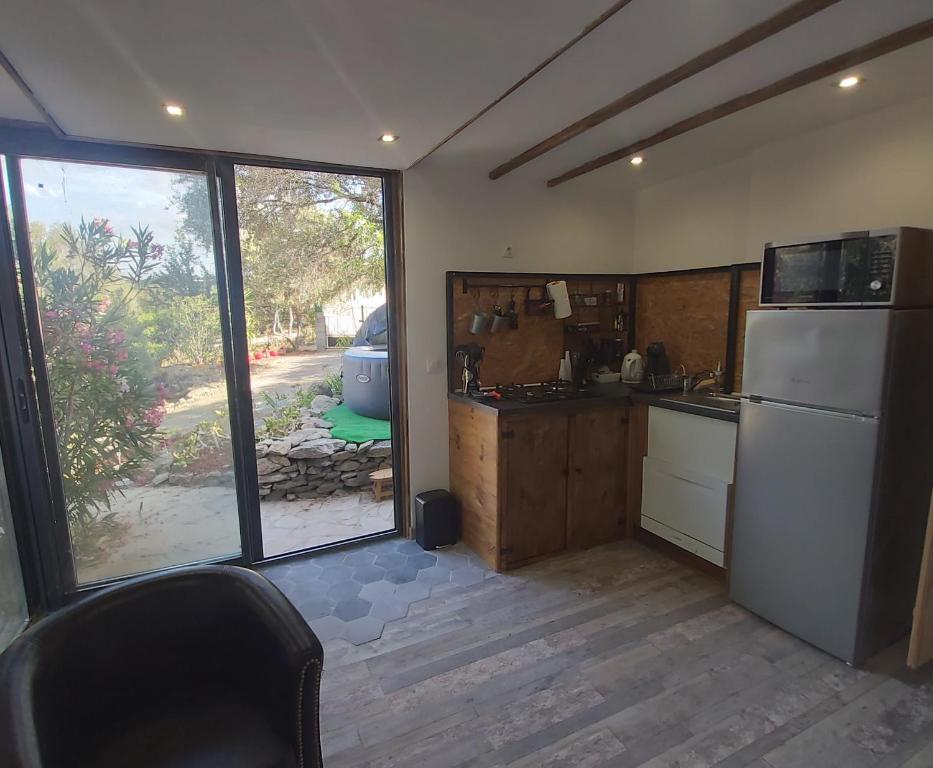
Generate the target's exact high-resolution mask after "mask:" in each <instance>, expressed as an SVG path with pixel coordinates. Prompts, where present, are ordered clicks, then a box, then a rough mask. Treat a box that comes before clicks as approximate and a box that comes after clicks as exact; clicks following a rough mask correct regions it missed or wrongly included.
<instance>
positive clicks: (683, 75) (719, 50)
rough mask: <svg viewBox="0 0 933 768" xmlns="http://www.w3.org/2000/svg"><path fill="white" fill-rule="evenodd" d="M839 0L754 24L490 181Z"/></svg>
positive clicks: (797, 7)
mask: <svg viewBox="0 0 933 768" xmlns="http://www.w3.org/2000/svg"><path fill="white" fill-rule="evenodd" d="M838 2H839V0H798V2H796V3H794V4H793V5H790V6H788V7H787V8H785V9H784V10H782V11H780V12H778V13H776V14H775V15H774V16H771V17H769V18H767V19H765V20H764V21H761V22H759V23H758V24H755V25H753V26H751V27H749V28H748V29H746V30H744V31H743V32H741V33H740V34H738V35H736V36H735V37H733V38H731V39H729V40H726V42H724V43H720V44H719V45H717V46H716V47H714V48H710V49H709V50H707V51H704V52H703V53H701V54H700V55H699V56H696V57H694V58H692V59H690V61H688V62H686V63H684V64H681V65H680V66H679V67H675V68H674V69H672V70H670V71H669V72H665V73H664V74H663V75H660V76H659V77H656V78H655V79H654V80H651V81H649V82H647V83H645V84H644V85H640V86H639V87H638V88H635V89H634V90H632V91H629V92H628V93H626V94H625V95H624V96H620V97H619V98H618V99H616V100H615V101H612V102H610V103H609V104H607V105H606V106H604V107H600V108H599V109H597V110H596V111H595V112H591V113H590V114H588V115H587V116H586V117H582V118H580V119H579V120H577V121H576V122H575V123H572V124H571V125H568V126H567V127H566V128H563V129H562V130H560V131H558V132H557V133H555V134H553V135H552V136H549V137H548V138H546V139H544V140H543V141H540V142H538V143H537V144H535V145H534V146H533V147H531V148H529V149H526V150H525V151H524V152H522V153H521V154H520V155H516V156H515V157H513V158H512V159H511V160H509V161H507V162H505V163H502V165H499V166H497V167H496V168H494V169H493V170H492V171H490V172H489V178H490V179H493V180H495V179H499V178H502V177H503V176H505V175H506V174H507V173H511V172H512V171H514V170H515V169H516V168H520V167H521V166H523V165H524V164H525V163H527V162H530V161H531V160H534V159H535V158H536V157H540V156H541V155H543V154H545V153H547V152H550V151H551V150H552V149H556V148H557V147H559V146H560V145H561V144H564V143H566V142H568V141H570V140H571V139H573V138H575V137H577V136H579V135H580V134H581V133H584V132H586V131H588V130H590V129H591V128H595V127H596V126H597V125H600V124H601V123H604V122H606V121H607V120H609V119H611V118H613V117H616V116H617V115H620V114H622V113H623V112H625V111H626V110H629V109H631V108H632V107H634V106H636V105H638V104H641V103H642V102H643V101H645V100H647V99H649V98H651V97H652V96H656V95H657V94H659V93H661V92H662V91H666V90H667V89H668V88H671V87H672V86H674V85H677V83H679V82H681V81H683V80H686V79H687V78H688V77H692V76H693V75H696V74H699V73H700V72H702V71H703V70H706V69H709V68H710V67H712V66H713V65H714V64H718V63H719V62H721V61H724V60H725V59H728V58H729V57H730V56H734V55H735V54H737V53H740V52H741V51H744V50H745V49H746V48H751V47H752V46H753V45H755V44H756V43H760V42H761V41H762V40H766V39H768V38H769V37H772V36H774V35H776V34H778V33H779V32H782V31H783V30H785V29H787V28H788V27H791V26H793V25H794V24H797V23H798V22H800V21H803V20H804V19H806V18H809V17H810V16H812V15H813V14H815V13H818V12H820V11H822V10H824V9H825V8H828V7H829V6H831V5H835V4H836V3H838Z"/></svg>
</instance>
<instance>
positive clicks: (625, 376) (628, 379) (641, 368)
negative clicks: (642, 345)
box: [622, 349, 645, 384]
mask: <svg viewBox="0 0 933 768" xmlns="http://www.w3.org/2000/svg"><path fill="white" fill-rule="evenodd" d="M644 376H645V361H644V360H642V357H641V355H640V354H639V353H638V350H637V349H633V350H632V351H631V352H629V353H628V354H627V355H626V356H625V357H623V358H622V381H623V382H625V383H626V384H638V383H639V382H640V381H641V380H642V379H643V378H644Z"/></svg>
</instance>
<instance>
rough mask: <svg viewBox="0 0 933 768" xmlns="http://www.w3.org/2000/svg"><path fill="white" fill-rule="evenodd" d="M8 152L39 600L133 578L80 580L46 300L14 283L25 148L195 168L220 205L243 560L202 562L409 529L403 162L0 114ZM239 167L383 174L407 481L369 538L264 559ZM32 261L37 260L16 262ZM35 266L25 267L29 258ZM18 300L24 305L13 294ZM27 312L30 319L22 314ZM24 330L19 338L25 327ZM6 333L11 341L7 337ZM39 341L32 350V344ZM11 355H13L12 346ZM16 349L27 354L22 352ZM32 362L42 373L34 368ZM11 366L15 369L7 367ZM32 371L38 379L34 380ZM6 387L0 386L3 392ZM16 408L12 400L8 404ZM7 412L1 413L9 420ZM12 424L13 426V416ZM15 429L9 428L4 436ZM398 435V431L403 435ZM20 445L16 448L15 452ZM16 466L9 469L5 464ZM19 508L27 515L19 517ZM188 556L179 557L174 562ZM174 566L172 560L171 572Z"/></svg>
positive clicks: (0, 260)
mask: <svg viewBox="0 0 933 768" xmlns="http://www.w3.org/2000/svg"><path fill="white" fill-rule="evenodd" d="M0 155H3V156H4V157H5V158H6V167H7V173H8V177H9V182H10V197H11V199H10V200H9V201H6V200H5V199H4V198H3V196H0V215H2V217H3V222H2V226H0V281H2V282H4V283H6V284H7V285H9V286H10V287H11V290H2V291H0V321H5V322H6V324H7V326H6V329H5V330H4V331H3V332H4V335H5V338H6V341H7V346H8V347H9V346H10V342H11V340H14V339H25V340H27V343H26V344H23V343H20V344H19V345H18V346H20V348H21V351H22V355H21V357H22V360H15V361H13V362H14V363H17V364H16V365H12V366H9V365H7V366H2V368H0V374H4V373H5V374H6V375H5V380H4V382H2V384H7V383H8V385H9V387H8V388H10V389H11V391H15V389H16V388H17V387H20V391H18V392H16V394H15V396H14V397H13V398H6V400H7V402H6V403H4V402H2V401H0V409H2V408H3V406H4V405H5V406H6V410H5V412H6V413H10V414H13V413H16V414H17V417H16V419H13V418H11V419H10V421H13V420H17V421H18V423H17V424H16V429H15V430H14V429H12V428H8V429H7V432H8V433H9V437H10V439H11V440H12V441H13V445H14V448H15V457H14V460H11V461H8V463H9V464H11V465H13V464H15V465H17V466H16V467H15V469H16V472H14V473H12V474H13V475H14V477H11V478H10V485H11V487H12V488H14V489H15V491H16V494H17V499H16V501H17V504H16V507H17V510H16V511H17V516H16V517H17V519H16V521H15V522H16V523H17V530H18V531H23V530H24V527H25V528H26V530H27V534H26V535H24V536H23V537H22V538H23V539H24V540H25V544H24V543H23V541H21V542H20V547H21V558H22V560H23V568H24V572H25V576H26V583H27V596H28V597H29V600H30V610H31V611H36V610H49V609H54V608H56V607H58V606H60V605H62V604H64V603H66V602H69V601H70V600H72V599H74V598H75V597H76V596H79V595H80V594H82V593H85V592H87V591H90V590H94V589H98V588H100V587H102V586H107V585H108V584H111V583H114V582H119V581H122V580H124V578H129V577H122V578H117V579H109V580H104V581H99V582H93V583H90V584H86V585H84V584H77V583H76V579H75V575H74V568H73V565H72V563H71V561H70V559H69V558H70V549H71V543H70V539H69V534H68V528H67V521H66V517H65V513H64V509H65V507H64V493H63V489H62V484H61V476H60V474H56V472H57V469H58V455H57V448H56V443H55V439H54V428H53V426H52V424H51V412H50V404H51V396H50V392H49V389H48V380H47V378H46V377H45V371H44V357H43V350H42V345H41V334H40V333H39V327H40V326H39V315H38V304H37V301H36V297H35V291H34V285H33V284H32V275H31V274H28V275H27V274H25V273H24V274H23V278H24V279H23V282H24V284H25V283H27V282H28V283H30V285H29V286H28V288H26V287H25V286H24V288H25V291H24V293H25V294H26V295H25V296H24V297H23V298H24V299H25V304H26V312H25V313H23V312H21V311H20V306H19V296H18V294H19V291H18V290H17V289H16V281H15V279H13V280H10V279H9V277H10V276H13V277H14V278H15V267H14V266H13V265H14V261H15V260H18V254H22V253H25V254H27V255H28V254H30V253H31V252H30V244H29V235H28V233H29V228H28V221H27V218H26V209H25V196H24V189H23V186H22V175H21V171H20V166H19V161H20V159H23V158H36V159H47V160H61V161H66V162H86V163H91V164H100V165H116V166H128V167H135V168H141V169H152V170H169V171H171V170H174V171H191V172H195V173H203V174H206V177H207V182H208V195H209V202H210V211H211V226H212V236H213V242H214V254H215V274H216V277H215V280H216V283H217V288H218V299H219V304H220V314H221V336H222V344H223V350H224V372H225V378H226V386H227V394H228V401H229V403H230V421H231V425H230V426H231V437H232V448H233V457H234V476H235V484H236V492H237V509H238V516H239V523H240V541H241V555H240V556H239V557H236V558H220V559H218V558H214V559H210V560H206V561H204V562H215V563H216V562H224V563H231V564H239V565H254V564H256V563H259V562H266V561H272V560H282V559H287V558H291V557H295V556H301V555H304V554H306V553H308V552H311V551H317V550H323V549H331V548H334V547H340V546H346V545H348V544H352V543H354V542H356V541H360V540H362V539H373V538H380V537H383V536H391V535H397V534H399V533H407V528H408V525H407V520H408V515H407V514H406V507H407V503H408V483H407V418H406V415H405V414H406V408H407V402H406V398H407V391H406V390H407V388H406V386H405V383H406V378H405V373H404V370H405V365H406V359H405V354H404V349H405V347H404V329H403V326H404V322H403V318H404V301H403V295H404V286H403V283H402V281H403V279H404V273H403V262H402V259H401V254H400V250H401V247H400V246H401V236H400V232H399V223H400V220H401V219H400V216H401V210H400V209H401V175H400V173H399V172H398V171H390V170H383V169H374V168H361V167H350V166H342V165H335V164H327V163H311V162H305V161H299V160H284V159H281V158H269V157H264V156H258V155H245V154H237V153H226V152H207V151H197V150H179V149H169V148H161V147H147V146H136V145H120V144H110V143H105V142H96V141H82V140H70V139H59V138H57V137H55V136H54V135H52V134H51V132H49V131H48V130H46V129H44V128H35V127H31V126H29V127H22V126H19V125H8V124H4V123H2V121H0ZM235 165H254V166H265V167H276V168H287V169H293V170H303V171H318V172H327V173H340V174H348V175H360V176H369V177H377V178H380V179H381V180H382V195H383V228H384V229H383V235H384V244H385V262H386V294H387V301H388V302H389V309H390V311H389V312H388V325H389V340H390V342H389V372H390V391H391V402H392V409H391V428H392V435H393V440H392V446H393V448H392V450H393V456H392V462H393V467H394V469H395V474H396V476H397V477H398V478H399V481H398V482H396V483H394V507H395V527H394V529H392V530H389V531H386V532H382V533H378V534H372V535H367V536H362V537H358V538H355V539H350V540H347V541H342V542H338V543H336V544H326V545H321V546H316V547H310V548H306V549H302V550H297V551H294V552H289V553H287V554H283V555H277V556H272V557H263V554H262V552H263V550H262V527H261V520H260V512H259V480H258V473H257V469H256V461H255V451H254V450H252V449H250V450H248V449H247V448H248V447H251V446H254V445H255V430H254V426H253V405H252V393H251V389H250V376H249V374H250V371H249V363H248V361H247V347H248V338H247V334H246V309H245V297H244V290H243V274H242V268H241V264H242V261H241V252H240V239H239V221H238V215H237V198H236V189H235V179H234V166H235ZM7 205H9V209H10V211H11V213H12V219H13V224H14V231H13V232H12V233H11V232H9V231H8V230H7V238H6V240H4V238H3V236H2V229H3V228H6V227H7V216H6V206H7ZM19 262H20V264H24V263H25V264H27V265H29V264H31V258H26V259H24V260H19ZM27 271H28V266H27ZM14 300H15V302H16V304H15V305H14V304H13V301H14ZM24 314H25V325H24V324H23V315H24ZM11 322H16V323H18V324H17V326H16V327H13V326H12V325H10V323H11ZM17 334H19V336H17ZM0 341H2V340H0ZM30 344H31V345H32V348H31V349H30V348H27V347H28V346H29V345H30ZM10 357H11V358H12V357H14V356H12V355H11V356H10ZM17 357H19V356H17ZM31 366H35V370H36V373H37V376H36V377H35V380H34V379H33V377H32V375H31V374H30V371H31ZM3 368H7V369H8V370H6V371H4V370H3ZM33 381H35V386H33ZM6 388H7V387H3V386H0V393H2V391H3V390H4V389H6ZM10 409H12V410H10ZM3 420H4V419H3V413H2V412H0V422H2V421H3ZM7 426H8V427H11V426H12V425H7ZM5 436H6V435H5ZM396 436H398V437H396ZM11 452H14V451H11ZM8 472H9V471H8ZM20 518H21V519H20ZM177 567H183V566H172V567H171V568H177ZM171 568H168V569H165V570H170V569H171Z"/></svg>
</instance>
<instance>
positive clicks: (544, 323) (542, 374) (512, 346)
mask: <svg viewBox="0 0 933 768" xmlns="http://www.w3.org/2000/svg"><path fill="white" fill-rule="evenodd" d="M464 279H466V280H467V282H468V287H469V291H468V292H467V293H464V292H463V281H464ZM548 279H549V278H545V277H529V276H528V275H523V274H518V273H516V274H509V275H489V276H482V277H480V276H468V277H466V278H463V277H457V278H455V279H454V281H453V296H452V303H453V307H452V313H451V322H452V324H453V327H452V330H453V346H454V349H456V347H457V346H458V345H460V344H469V343H475V344H479V345H480V346H481V347H484V349H485V354H484V357H483V361H482V363H481V364H480V381H481V383H482V384H483V386H493V385H495V384H511V383H517V384H530V383H533V382H538V381H549V380H552V379H556V378H557V370H558V366H559V365H560V359H561V357H562V356H563V354H564V350H565V349H569V350H575V349H577V347H578V345H579V344H581V343H582V341H581V339H580V338H578V337H576V336H573V335H571V334H565V333H564V324H565V323H570V322H584V321H597V322H599V323H600V324H601V328H602V332H601V333H600V334H599V336H601V337H603V338H606V337H610V338H611V337H612V336H613V335H614V334H613V333H612V331H611V329H612V322H613V320H614V318H615V315H616V313H617V312H618V311H619V309H620V308H619V307H618V306H601V307H578V306H575V307H574V308H573V315H572V316H571V317H570V318H567V319H564V320H558V319H557V318H555V317H554V313H553V312H552V311H551V310H550V309H548V310H547V311H546V312H545V313H544V314H541V315H534V314H531V315H529V314H527V313H526V311H525V300H526V298H528V289H526V288H525V287H520V288H508V287H506V288H497V287H494V286H496V285H505V286H509V285H521V286H537V288H533V289H532V290H531V298H541V297H546V294H545V289H544V285H545V283H547V282H548ZM620 279H621V278H620ZM616 282H617V281H616V280H615V279H612V280H607V279H601V280H600V279H589V278H580V279H568V280H567V288H568V291H569V293H571V294H594V295H595V294H602V293H604V292H605V291H610V292H611V294H612V295H613V296H614V295H615V291H616ZM513 299H514V301H515V305H516V309H517V311H518V328H517V329H508V328H507V329H505V330H502V331H499V332H498V333H492V332H491V331H490V330H489V329H488V327H487V329H486V330H484V331H483V332H482V333H480V334H472V333H470V326H471V324H472V322H473V314H474V312H476V311H477V310H480V311H482V312H485V313H486V314H488V315H492V314H493V306H495V305H496V304H498V305H499V306H500V307H502V309H503V310H506V309H507V308H508V305H509V302H510V301H511V300H513ZM449 370H450V375H451V382H450V384H451V388H452V389H459V388H460V379H459V376H460V368H459V366H457V365H456V364H455V363H454V362H453V361H451V365H450V368H449Z"/></svg>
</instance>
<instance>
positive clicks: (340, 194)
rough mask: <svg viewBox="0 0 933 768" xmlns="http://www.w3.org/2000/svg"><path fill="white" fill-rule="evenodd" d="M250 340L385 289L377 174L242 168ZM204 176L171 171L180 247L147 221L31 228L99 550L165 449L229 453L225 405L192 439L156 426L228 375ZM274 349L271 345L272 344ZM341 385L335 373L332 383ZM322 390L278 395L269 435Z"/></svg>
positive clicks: (76, 477)
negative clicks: (339, 300)
mask: <svg viewBox="0 0 933 768" xmlns="http://www.w3.org/2000/svg"><path fill="white" fill-rule="evenodd" d="M236 173H237V176H236V180H237V194H238V204H239V212H240V226H241V240H242V257H243V279H244V285H245V286H246V304H247V306H246V310H247V320H248V330H249V334H250V345H251V348H263V347H265V348H267V349H272V350H276V351H277V350H278V349H280V348H282V347H283V346H291V347H295V346H297V345H298V343H299V341H300V339H301V336H302V334H306V333H307V331H309V330H311V329H313V328H314V322H313V320H314V316H315V313H316V312H318V311H320V308H321V307H322V306H323V304H324V303H325V302H327V301H328V300H331V299H333V298H334V297H337V296H340V295H343V294H345V293H347V292H349V291H354V290H368V289H379V288H381V287H382V286H383V285H384V260H383V252H382V238H383V233H382V208H381V186H380V181H379V179H370V178H364V177H350V176H339V175H335V174H324V173H310V172H309V173H297V172H294V171H289V172H285V171H282V170H280V169H270V168H258V167H253V166H238V167H237V171H236ZM204 184H205V181H204V178H203V177H202V176H197V175H193V174H192V175H188V174H178V175H177V176H176V177H175V181H174V190H175V193H174V200H173V202H174V205H175V206H176V207H177V209H178V210H179V211H180V216H179V225H178V229H177V232H176V233H175V238H174V242H173V243H172V244H171V245H168V246H164V245H162V244H159V243H156V242H155V241H154V237H153V234H152V231H151V229H150V228H149V227H147V226H146V225H145V224H144V223H141V224H139V225H138V226H136V227H134V228H132V230H131V231H129V232H116V231H114V228H113V227H112V226H111V224H110V222H109V221H108V220H107V219H105V218H94V219H92V220H90V221H87V220H85V219H83V218H82V219H81V220H80V221H79V222H69V223H50V222H44V223H43V222H33V224H32V226H31V230H30V234H31V244H32V251H33V261H34V268H35V275H36V288H37V293H38V302H39V308H40V312H41V319H42V327H43V341H44V345H45V359H46V366H47V369H48V376H49V383H50V389H51V396H52V401H53V414H54V423H55V429H56V435H57V439H58V447H59V456H60V464H61V475H62V478H63V481H64V487H65V496H66V502H67V511H68V516H69V523H70V526H71V531H72V538H73V543H74V546H75V549H76V552H77V554H78V555H79V557H80V556H81V554H82V552H84V553H90V552H92V551H93V550H94V549H95V548H96V546H97V544H98V542H99V541H100V540H101V538H102V537H104V536H106V535H108V533H109V532H110V529H111V528H112V527H113V526H114V524H115V523H114V520H113V515H112V514H111V501H112V499H113V498H114V495H115V494H116V493H119V492H120V489H121V488H122V487H123V486H125V485H126V484H127V483H129V482H133V481H135V480H136V479H138V478H139V477H141V476H144V475H145V474H146V472H147V471H148V472H149V476H150V477H151V470H149V469H148V467H149V464H150V463H151V461H152V459H153V457H154V456H155V455H156V454H157V453H160V452H165V451H167V452H168V453H169V454H170V455H171V461H172V463H173V465H175V466H177V467H187V466H191V465H193V464H196V463H197V462H198V460H199V458H200V457H202V456H203V455H204V454H205V453H210V452H218V451H225V452H226V453H228V454H229V437H230V436H229V434H228V432H229V420H228V418H227V414H226V411H218V412H217V413H216V414H215V416H216V417H215V418H213V419H209V420H205V421H202V422H200V423H198V424H197V426H196V427H194V428H193V429H191V428H189V430H188V431H186V432H185V433H184V434H180V435H172V436H171V437H169V435H167V434H166V433H165V432H164V431H162V430H161V429H160V427H161V426H162V424H163V420H164V419H165V417H166V412H167V410H170V409H171V404H172V402H173V401H175V400H177V399H178V398H179V397H182V396H183V395H184V394H185V392H186V389H187V388H188V387H189V386H190V380H191V376H190V375H189V374H186V373H185V372H186V371H187V372H191V371H202V372H204V373H203V375H202V374H199V375H201V376H202V378H204V377H206V378H207V380H211V381H222V379H223V370H222V356H223V350H222V345H221V333H220V313H219V310H218V296H217V287H216V284H215V283H216V281H215V279H214V270H213V244H212V242H211V226H210V217H209V211H208V208H207V199H208V198H207V195H206V190H205V187H204ZM275 353H276V352H275V351H274V352H273V354H275ZM337 385H339V379H338V380H337V382H334V383H333V386H334V387H336V386H337ZM313 396H314V394H313V393H311V392H310V391H305V390H301V389H299V390H297V391H296V392H295V393H294V394H293V395H292V396H288V397H285V399H284V400H283V399H282V398H283V396H281V395H270V396H269V397H271V398H272V400H271V401H270V402H268V403H267V405H268V406H269V411H270V412H271V416H269V417H267V418H266V419H265V423H263V424H262V425H261V426H260V428H259V429H258V430H257V431H258V433H259V434H260V435H263V436H266V435H274V434H280V433H283V434H284V432H283V430H286V431H287V429H290V428H291V427H292V425H293V423H296V421H297V418H298V414H300V409H301V408H302V407H303V406H305V405H306V404H307V402H308V401H309V399H310V398H313Z"/></svg>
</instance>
